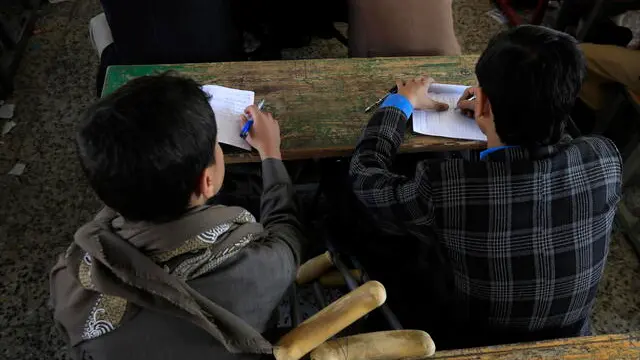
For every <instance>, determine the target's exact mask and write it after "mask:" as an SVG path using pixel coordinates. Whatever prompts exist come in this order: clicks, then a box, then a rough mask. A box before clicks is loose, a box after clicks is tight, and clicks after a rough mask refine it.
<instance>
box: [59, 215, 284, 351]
mask: <svg viewBox="0 0 640 360" xmlns="http://www.w3.org/2000/svg"><path fill="white" fill-rule="evenodd" d="M262 231H263V228H262V225H260V224H259V223H256V222H255V219H254V217H253V216H252V215H251V214H250V213H249V212H247V211H246V210H244V209H242V208H238V207H223V206H213V207H209V206H203V207H200V208H197V209H194V210H192V211H190V212H188V213H187V214H185V215H184V216H183V217H182V218H180V219H178V220H176V221H172V222H169V223H163V224H149V223H129V222H126V221H125V220H124V219H123V218H122V217H121V216H119V215H118V214H117V213H116V212H114V211H113V210H111V209H109V208H105V209H103V210H102V211H100V212H99V213H98V215H97V216H96V218H95V219H94V220H93V221H92V222H90V223H88V224H86V225H85V226H83V227H82V228H80V229H79V230H78V231H77V232H76V234H75V236H74V242H73V243H72V244H71V246H70V247H69V248H68V249H67V251H66V253H65V254H62V255H61V256H60V258H59V260H58V262H57V264H56V265H55V266H54V268H53V270H52V271H51V278H50V284H51V297H52V302H53V307H54V319H55V322H56V324H57V325H58V327H59V328H60V329H61V330H62V333H64V334H66V336H67V340H68V343H69V344H70V345H71V346H75V345H77V344H79V343H80V342H82V341H85V340H90V339H94V338H96V337H99V336H101V335H104V334H106V333H109V332H111V331H114V330H116V329H117V328H118V327H120V326H121V325H122V324H123V323H125V322H126V321H127V320H129V319H131V318H132V317H133V315H135V314H136V312H137V311H139V310H140V309H143V308H144V309H150V310H154V311H158V312H161V313H165V314H168V315H172V316H176V317H180V318H183V319H185V320H186V321H189V322H191V323H192V324H194V325H196V326H199V327H201V328H202V329H204V330H205V331H207V332H208V333H209V334H211V336H212V337H214V338H215V339H216V340H218V341H220V342H221V343H222V344H223V345H224V346H225V347H226V348H227V350H229V351H231V352H234V353H238V352H242V353H256V354H264V353H267V354H270V353H271V351H272V345H271V344H270V343H269V342H268V341H267V340H265V339H264V338H263V337H262V335H261V334H260V333H258V332H257V331H256V330H255V329H253V328H252V327H251V326H250V325H248V324H247V323H246V322H245V321H244V320H242V319H241V318H239V317H237V316H236V315H234V314H232V313H231V312H229V311H227V310H226V309H224V308H222V307H221V306H220V305H218V304H215V303H213V302H212V301H211V300H209V299H208V298H206V297H204V296H202V295H201V294H200V293H198V292H197V291H195V290H194V289H193V288H191V287H190V286H189V285H188V284H187V281H188V280H190V279H193V278H197V277H198V276H201V275H203V274H206V273H209V272H211V271H214V270H215V269H216V268H217V267H218V266H219V265H220V264H222V263H223V262H225V261H226V260H228V259H229V258H231V257H233V256H234V255H235V254H237V253H238V251H240V250H241V249H243V248H244V247H245V246H247V245H248V244H250V243H251V242H252V241H254V240H255V239H256V238H257V237H258V235H259V234H260V233H261V232H262Z"/></svg>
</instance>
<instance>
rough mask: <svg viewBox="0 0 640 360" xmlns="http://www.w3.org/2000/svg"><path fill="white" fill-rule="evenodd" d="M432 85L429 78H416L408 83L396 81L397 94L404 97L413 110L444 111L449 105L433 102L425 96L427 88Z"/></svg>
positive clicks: (431, 80)
mask: <svg viewBox="0 0 640 360" xmlns="http://www.w3.org/2000/svg"><path fill="white" fill-rule="evenodd" d="M432 83H433V79H432V78H430V77H424V76H422V77H417V78H415V79H412V80H409V81H402V80H398V81H396V85H398V94H400V95H402V96H404V97H406V98H407V99H408V100H409V101H410V102H411V105H413V108H414V109H420V110H436V111H444V110H447V109H448V108H449V105H447V104H445V103H441V102H438V101H435V100H433V99H432V98H430V97H429V95H427V91H428V90H429V86H431V84H432Z"/></svg>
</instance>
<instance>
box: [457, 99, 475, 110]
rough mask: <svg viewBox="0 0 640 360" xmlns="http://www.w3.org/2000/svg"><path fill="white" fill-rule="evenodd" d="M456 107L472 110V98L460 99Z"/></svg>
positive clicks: (473, 106)
mask: <svg viewBox="0 0 640 360" xmlns="http://www.w3.org/2000/svg"><path fill="white" fill-rule="evenodd" d="M458 108H460V109H465V110H473V109H474V108H475V104H474V103H473V100H463V99H460V100H459V101H458Z"/></svg>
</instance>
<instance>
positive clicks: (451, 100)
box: [413, 84, 487, 141]
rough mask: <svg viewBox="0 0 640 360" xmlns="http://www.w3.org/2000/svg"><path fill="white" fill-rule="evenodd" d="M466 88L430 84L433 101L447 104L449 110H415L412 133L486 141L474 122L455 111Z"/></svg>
mask: <svg viewBox="0 0 640 360" xmlns="http://www.w3.org/2000/svg"><path fill="white" fill-rule="evenodd" d="M466 88H467V86H463V85H448V84H432V85H431V86H430V87H429V95H430V96H431V98H432V99H434V100H437V101H440V102H443V103H446V104H448V105H449V110H447V111H442V112H436V111H423V110H416V111H415V112H414V113H413V131H414V132H416V133H419V134H424V135H433V136H442V137H448V138H454V139H465V140H481V141H487V137H486V136H485V135H484V134H483V133H482V131H481V130H480V128H479V127H478V124H476V122H475V120H473V119H470V118H468V117H466V116H464V115H462V113H460V110H455V108H456V105H457V103H458V100H459V99H460V96H462V93H463V92H464V90H465V89H466Z"/></svg>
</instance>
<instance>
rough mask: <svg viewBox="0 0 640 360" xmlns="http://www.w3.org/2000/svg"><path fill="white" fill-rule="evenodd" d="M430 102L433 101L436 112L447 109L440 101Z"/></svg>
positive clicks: (447, 106)
mask: <svg viewBox="0 0 640 360" xmlns="http://www.w3.org/2000/svg"><path fill="white" fill-rule="evenodd" d="M431 101H433V106H434V109H435V110H436V111H445V110H448V109H449V105H448V104H445V103H442V102H440V101H435V100H431Z"/></svg>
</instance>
